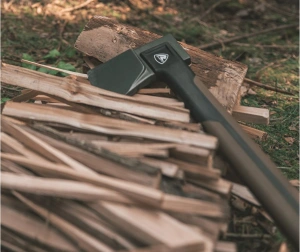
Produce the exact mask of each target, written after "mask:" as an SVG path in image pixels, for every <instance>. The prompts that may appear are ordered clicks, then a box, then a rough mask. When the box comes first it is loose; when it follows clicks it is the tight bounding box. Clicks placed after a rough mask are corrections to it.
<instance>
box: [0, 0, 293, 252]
mask: <svg viewBox="0 0 300 252" xmlns="http://www.w3.org/2000/svg"><path fill="white" fill-rule="evenodd" d="M1 5H2V6H1V15H2V16H1V35H2V41H1V42H2V46H1V54H2V61H3V62H7V63H11V64H15V65H21V63H20V60H21V59H22V58H23V59H28V60H34V61H36V62H39V63H45V64H51V65H54V66H57V67H60V68H64V69H69V70H77V71H81V70H82V63H83V60H82V55H81V54H80V53H78V52H77V51H76V50H75V49H74V48H73V45H74V42H75V40H76V38H77V36H78V35H79V33H80V32H81V31H82V29H83V27H84V25H85V24H86V23H87V21H88V19H89V18H91V17H92V16H93V15H95V14H97V15H104V16H109V17H114V18H116V19H117V20H119V21H120V22H124V23H128V24H131V25H134V26H138V27H140V28H143V29H147V30H150V31H153V32H156V33H158V34H166V33H172V34H173V35H174V36H175V37H176V39H177V40H180V41H185V42H186V43H189V44H193V45H195V46H200V47H202V48H204V50H206V51H208V52H211V53H213V54H215V55H218V56H221V57H224V58H226V59H229V60H235V61H239V62H242V63H244V64H247V65H248V67H249V69H248V73H247V78H250V79H253V80H256V81H259V82H261V83H264V84H267V85H270V86H273V87H276V88H278V89H282V90H285V91H289V92H291V93H293V95H286V94H282V93H279V92H274V91H268V90H265V89H262V88H259V87H256V86H252V87H251V88H252V90H254V92H255V94H252V95H247V96H245V97H244V98H243V100H242V104H243V105H249V106H254V107H265V108H268V109H269V110H270V112H271V120H270V125H268V126H262V125H250V126H252V127H255V128H258V129H261V130H264V131H266V132H267V133H268V138H267V140H264V141H261V142H258V143H259V144H260V146H261V147H262V148H263V150H264V151H265V152H266V153H268V154H269V155H270V157H271V158H272V160H273V161H274V162H275V163H276V165H277V166H278V168H279V169H281V171H282V172H283V173H284V174H285V176H286V177H287V178H288V179H298V178H299V170H298V168H299V94H298V89H299V68H298V62H299V27H298V17H299V13H298V10H299V6H298V1H293V0H290V1H279V0H277V1H275V0H270V1H263V0H256V1H250V0H232V1H229V0H219V1H212V0H207V1H204V0H198V1H197V0H194V1H193V0H189V1H180V0H173V1H172V0H156V1H150V0H127V1H118V0H114V1H104V0H103V1H92V0H89V1H80V0H68V1H67V0H55V1H47V0H42V1H34V0H23V1H22V0H20V1H14V0H10V1H2V3H1ZM283 25H289V26H290V28H284V29H280V27H281V26H283ZM270 28H274V29H273V31H269V32H264V33H261V34H257V35H255V34H253V35H249V36H247V38H236V39H234V40H232V41H231V42H228V43H226V40H227V39H229V38H235V37H238V36H241V35H246V34H252V33H254V32H258V31H262V30H265V29H270ZM218 41H219V42H222V41H225V42H223V43H220V44H218V45H216V46H214V47H209V46H205V45H207V44H210V43H212V42H218ZM24 66H25V67H32V66H28V65H27V66H26V65H24ZM38 70H39V71H47V70H46V69H43V68H40V69H38ZM52 74H57V73H56V72H52ZM1 91H2V96H1V102H5V101H6V100H8V99H10V98H12V97H13V96H15V95H17V94H19V89H17V88H16V87H11V86H10V87H7V86H2V88H1ZM248 215H249V213H247V212H246V213H240V212H234V214H233V219H234V218H236V217H237V218H242V219H243V218H244V217H245V216H246V217H247V216H248ZM283 216H284V213H283ZM244 219H245V218H244ZM253 223H255V222H253V221H252V222H251V221H244V222H242V223H241V222H239V224H237V222H236V221H235V222H234V220H232V223H231V225H230V228H231V230H230V231H231V232H237V233H240V234H241V235H240V236H239V237H237V238H227V239H231V240H233V241H237V242H238V245H239V251H270V249H271V250H272V249H276V246H277V245H278V244H280V242H281V241H283V240H284V238H283V237H282V236H281V235H280V233H279V232H278V231H277V232H275V235H274V234H272V232H269V234H270V235H271V238H270V237H269V238H264V239H262V238H256V239H249V238H247V236H245V235H244V234H245V233H247V232H250V233H256V234H259V233H264V234H266V231H265V230H263V229H262V228H261V227H260V226H255V225H254V224H253ZM245 230H246V231H245ZM274 251H277V250H274Z"/></svg>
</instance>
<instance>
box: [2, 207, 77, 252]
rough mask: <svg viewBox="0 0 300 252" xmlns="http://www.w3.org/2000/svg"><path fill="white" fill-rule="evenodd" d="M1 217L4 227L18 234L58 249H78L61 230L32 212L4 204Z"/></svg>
mask: <svg viewBox="0 0 300 252" xmlns="http://www.w3.org/2000/svg"><path fill="white" fill-rule="evenodd" d="M1 217H2V218H1V219H2V221H1V226H2V227H6V228H9V229H10V230H13V231H14V232H16V233H18V234H21V235H23V236H25V237H28V238H30V239H33V240H36V241H38V242H40V243H42V244H44V245H47V246H49V247H51V248H52V249H56V250H58V251H60V250H63V251H68V252H74V251H78V249H77V248H76V247H75V246H74V244H72V243H71V242H69V241H68V239H66V238H64V236H63V235H62V234H61V233H60V232H58V231H57V230H56V229H54V228H53V227H52V226H49V225H47V223H46V222H43V221H41V220H40V219H38V218H36V217H35V216H33V215H32V214H31V215H28V214H27V215H24V214H23V212H22V211H18V210H17V209H14V208H11V207H8V206H6V205H5V204H2V205H1Z"/></svg>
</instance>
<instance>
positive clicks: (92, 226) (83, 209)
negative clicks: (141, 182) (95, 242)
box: [59, 202, 137, 251]
mask: <svg viewBox="0 0 300 252" xmlns="http://www.w3.org/2000/svg"><path fill="white" fill-rule="evenodd" d="M96 204H97V203H96ZM60 208H61V209H59V210H62V211H59V214H62V213H63V214H62V216H63V217H66V215H67V216H68V217H71V218H69V220H70V221H71V222H72V223H74V224H76V223H77V224H78V226H80V227H82V229H84V228H85V229H86V231H87V232H89V233H90V234H91V235H93V236H95V237H97V238H98V239H99V240H101V241H103V242H105V243H106V244H108V245H109V246H111V247H113V248H114V250H115V251H119V250H120V249H123V248H126V249H127V250H130V249H134V248H136V247H137V246H136V245H135V244H134V242H132V241H130V240H129V239H127V238H126V237H124V234H121V233H119V232H118V230H115V228H114V227H113V226H112V225H110V224H109V223H108V222H107V221H105V220H104V218H101V217H100V216H99V215H96V214H95V213H94V212H92V209H90V208H88V207H87V206H86V205H82V204H78V203H74V202H64V203H63V204H61V205H60Z"/></svg>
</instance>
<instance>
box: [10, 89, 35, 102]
mask: <svg viewBox="0 0 300 252" xmlns="http://www.w3.org/2000/svg"><path fill="white" fill-rule="evenodd" d="M26 91H27V92H24V93H22V94H20V95H18V96H15V97H14V98H13V99H12V101H14V102H25V101H28V100H30V99H32V98H34V97H36V96H37V95H38V94H39V92H38V91H35V90H26Z"/></svg>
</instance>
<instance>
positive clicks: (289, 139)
mask: <svg viewBox="0 0 300 252" xmlns="http://www.w3.org/2000/svg"><path fill="white" fill-rule="evenodd" d="M284 140H285V141H287V142H288V143H289V144H293V143H294V142H295V138H293V137H285V138H284Z"/></svg>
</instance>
